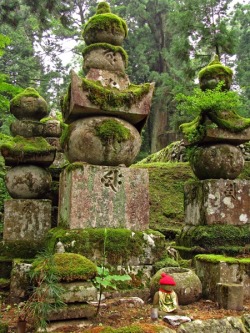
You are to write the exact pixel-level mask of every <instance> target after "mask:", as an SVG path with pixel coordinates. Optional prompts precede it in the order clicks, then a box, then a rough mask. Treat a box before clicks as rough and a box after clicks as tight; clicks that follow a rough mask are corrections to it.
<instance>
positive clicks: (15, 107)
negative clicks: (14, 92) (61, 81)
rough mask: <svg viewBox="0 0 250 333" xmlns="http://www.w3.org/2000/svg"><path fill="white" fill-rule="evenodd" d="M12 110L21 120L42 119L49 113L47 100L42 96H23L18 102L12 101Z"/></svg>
mask: <svg viewBox="0 0 250 333" xmlns="http://www.w3.org/2000/svg"><path fill="white" fill-rule="evenodd" d="M10 112H11V113H12V114H13V115H14V116H15V117H16V118H17V119H20V120H40V119H42V118H43V117H45V116H46V115H47V113H48V106H47V103H46V101H45V100H44V99H43V98H42V97H41V96H40V97H33V96H25V95H24V96H22V97H20V98H19V101H18V103H15V102H14V99H13V100H11V102H10Z"/></svg>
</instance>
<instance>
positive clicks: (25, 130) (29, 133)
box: [10, 120, 44, 138]
mask: <svg viewBox="0 0 250 333" xmlns="http://www.w3.org/2000/svg"><path fill="white" fill-rule="evenodd" d="M10 131H11V133H12V135H13V136H16V135H21V136H23V137H25V138H31V137H33V136H42V135H43V131H44V124H42V123H40V122H39V121H32V120H15V121H13V122H12V123H11V125H10Z"/></svg>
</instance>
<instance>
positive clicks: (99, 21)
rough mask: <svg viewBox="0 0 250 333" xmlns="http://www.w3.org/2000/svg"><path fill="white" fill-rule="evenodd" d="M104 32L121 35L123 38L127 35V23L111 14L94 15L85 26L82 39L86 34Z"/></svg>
mask: <svg viewBox="0 0 250 333" xmlns="http://www.w3.org/2000/svg"><path fill="white" fill-rule="evenodd" d="M90 31H91V33H94V32H98V31H105V32H107V33H110V34H114V33H121V34H123V35H124V36H125V37H127V35H128V27H127V23H126V22H125V21H124V20H123V19H122V18H120V17H119V16H117V15H115V14H112V13H106V12H105V13H103V14H98V13H97V14H96V15H94V16H92V17H91V18H90V19H89V20H88V22H87V23H86V24H85V27H84V30H83V38H84V37H85V35H86V34H87V33H90Z"/></svg>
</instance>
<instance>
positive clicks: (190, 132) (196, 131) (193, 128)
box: [180, 115, 206, 144]
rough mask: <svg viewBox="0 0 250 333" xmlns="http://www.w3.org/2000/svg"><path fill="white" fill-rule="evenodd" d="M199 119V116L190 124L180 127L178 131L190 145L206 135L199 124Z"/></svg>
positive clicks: (203, 128)
mask: <svg viewBox="0 0 250 333" xmlns="http://www.w3.org/2000/svg"><path fill="white" fill-rule="evenodd" d="M201 119H202V117H201V115H199V116H197V117H196V118H194V120H192V121H191V122H189V123H184V124H181V125H180V130H181V131H182V133H183V135H184V137H185V139H186V140H187V141H188V142H189V143H190V144H194V143H196V142H199V141H200V140H202V139H203V137H204V136H205V134H206V130H205V127H204V126H203V125H202V124H201Z"/></svg>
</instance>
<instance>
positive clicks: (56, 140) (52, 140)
mask: <svg viewBox="0 0 250 333" xmlns="http://www.w3.org/2000/svg"><path fill="white" fill-rule="evenodd" d="M45 139H46V141H47V142H48V143H49V144H50V145H51V146H52V147H55V148H56V151H57V152H58V151H59V152H62V151H63V149H62V146H61V142H60V139H59V138H57V137H46V138H45ZM56 157H57V156H56ZM56 157H55V159H56Z"/></svg>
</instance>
